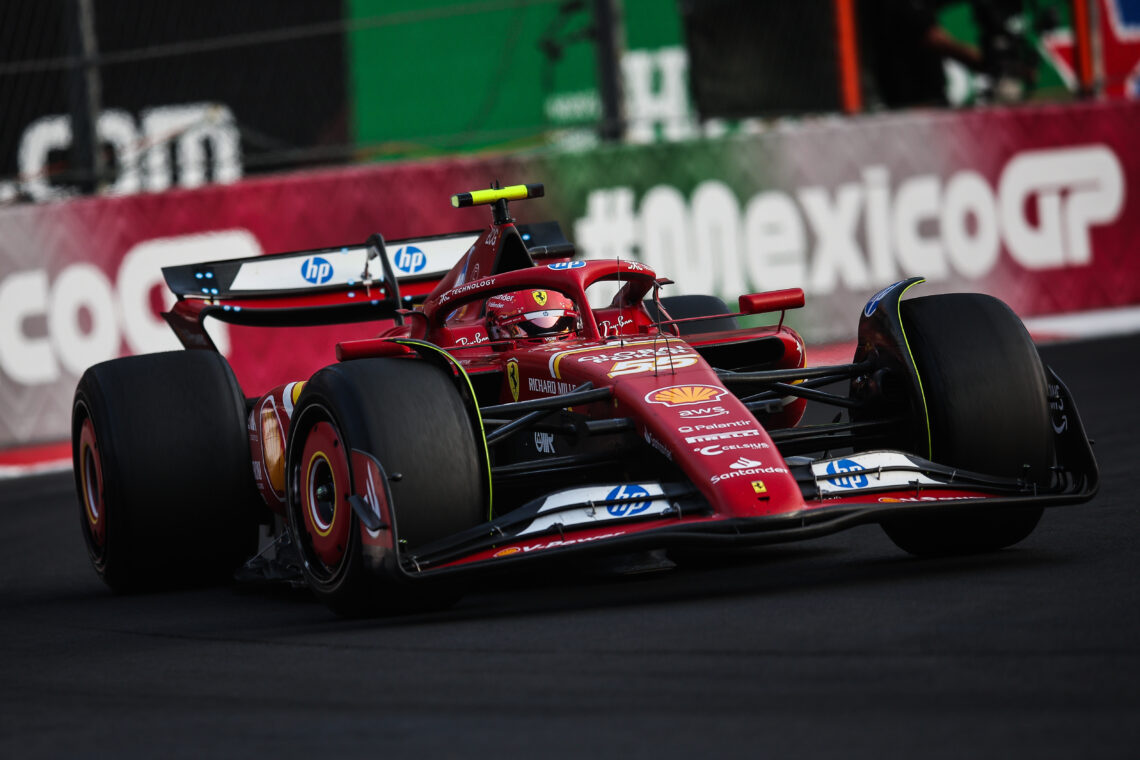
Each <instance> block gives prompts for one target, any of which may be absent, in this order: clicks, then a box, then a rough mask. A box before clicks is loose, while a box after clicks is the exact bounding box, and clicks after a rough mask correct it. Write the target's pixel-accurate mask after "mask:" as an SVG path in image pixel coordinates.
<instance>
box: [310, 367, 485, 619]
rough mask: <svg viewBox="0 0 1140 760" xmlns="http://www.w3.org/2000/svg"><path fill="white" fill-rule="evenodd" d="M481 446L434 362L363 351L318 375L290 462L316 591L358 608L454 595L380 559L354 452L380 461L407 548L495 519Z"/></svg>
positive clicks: (409, 604)
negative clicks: (361, 503) (369, 554)
mask: <svg viewBox="0 0 1140 760" xmlns="http://www.w3.org/2000/svg"><path fill="white" fill-rule="evenodd" d="M479 445H481V441H478V440H477V439H476V435H475V431H474V429H473V427H472V425H471V423H470V421H469V418H468V414H467V409H466V407H465V406H464V402H463V399H462V398H461V397H460V395H459V392H458V391H457V390H456V387H455V385H454V383H453V382H452V379H451V378H449V377H448V376H447V375H446V374H445V372H444V371H443V370H441V369H440V368H438V367H436V366H435V365H432V364H429V363H428V362H425V361H421V360H418V359H390V358H380V359H361V360H357V361H352V362H345V363H342V364H336V365H333V366H331V367H326V368H325V369H323V370H321V371H320V372H318V373H317V374H316V375H314V376H313V378H312V380H310V381H309V382H308V383H307V384H306V385H305V390H304V392H303V393H302V395H301V398H300V399H299V400H298V405H297V411H296V413H295V414H294V417H293V426H292V429H291V431H290V438H289V465H288V467H289V478H288V491H289V493H288V512H289V524H290V526H291V529H292V531H293V533H294V535H295V536H297V545H298V548H299V550H300V552H301V556H302V559H303V562H302V567H303V572H304V575H305V580H306V582H307V583H308V585H309V587H310V588H311V589H312V590H313V593H314V594H316V596H317V597H318V598H319V599H320V600H321V601H322V602H324V603H325V604H326V605H328V606H329V607H330V608H331V609H333V610H334V611H335V612H337V613H339V614H341V615H345V616H349V617H359V616H366V615H373V614H378V613H384V612H389V613H394V612H404V611H409V610H419V609H430V608H434V607H440V606H445V605H446V604H448V603H449V602H452V601H454V600H455V599H456V598H457V597H456V596H455V594H454V587H447V586H442V585H440V584H433V583H425V582H421V581H408V580H401V579H400V578H399V577H398V575H397V574H393V573H389V572H386V571H384V570H383V569H379V568H375V567H372V566H370V563H369V562H368V561H367V560H366V558H365V556H364V549H363V545H362V540H361V530H362V527H361V525H360V522H359V518H358V517H357V515H356V514H355V513H354V512H353V510H352V506H351V504H350V502H349V498H350V497H351V496H352V495H353V483H354V479H353V469H352V456H351V454H352V451H353V450H354V449H358V450H361V451H363V452H365V453H368V454H371V455H372V456H374V457H375V458H376V459H377V461H379V462H380V464H381V466H382V468H383V472H384V473H385V474H386V476H387V480H388V487H389V490H390V492H391V501H390V503H389V506H390V509H391V511H392V513H393V517H394V519H395V522H396V529H397V530H396V532H397V536H398V538H399V541H400V545H399V546H400V551H401V552H406V551H412V550H414V549H416V548H418V547H420V546H422V545H424V544H427V543H430V542H431V541H434V540H437V539H440V538H444V537H446V536H449V535H452V534H454V533H458V532H460V531H462V530H465V529H467V528H470V527H472V526H474V525H477V524H479V522H481V521H482V520H484V519H486V517H487V512H486V510H487V507H488V505H487V503H486V496H485V494H486V485H485V480H484V479H485V478H486V473H485V471H481V470H480V468H481V467H483V459H482V458H481V457H480V455H479V448H478V446H479Z"/></svg>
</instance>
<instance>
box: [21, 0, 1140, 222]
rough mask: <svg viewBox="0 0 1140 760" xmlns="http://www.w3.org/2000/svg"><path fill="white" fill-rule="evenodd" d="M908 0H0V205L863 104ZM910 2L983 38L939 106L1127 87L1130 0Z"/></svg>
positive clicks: (1135, 6) (1131, 90) (635, 136)
mask: <svg viewBox="0 0 1140 760" xmlns="http://www.w3.org/2000/svg"><path fill="white" fill-rule="evenodd" d="M916 5H917V6H922V5H924V3H923V2H921V0H901V1H896V0H805V2H798V3H785V2H779V1H778V0H700V2H697V1H696V0H680V2H675V1H674V0H345V2H344V3H343V4H342V3H313V2H305V1H304V0H279V1H277V2H273V3H232V2H226V1H225V0H168V1H167V2H163V3H152V2H146V0H116V2H113V3H111V2H105V1H104V2H101V1H100V0H60V1H59V2H51V3H44V2H40V1H39V0H8V2H5V3H4V4H3V6H2V7H0V102H2V103H3V104H4V110H5V118H4V120H3V124H2V125H0V201H4V202H14V201H20V200H33V201H45V200H55V199H59V198H63V197H68V196H71V195H75V194H84V193H92V192H103V193H110V194H127V193H133V192H142V191H159V190H164V189H166V188H168V187H172V186H180V187H194V186H197V185H200V184H203V183H206V182H232V181H234V180H236V179H238V178H240V177H242V176H247V175H253V174H260V173H266V172H275V171H281V170H288V169H295V168H300V167H310V166H315V165H328V164H348V163H359V162H367V161H376V160H390V159H397V158H419V157H426V156H442V155H453V154H455V153H457V152H460V153H471V152H485V151H516V150H541V149H548V148H559V149H565V148H575V149H583V148H587V147H589V146H591V145H594V144H596V142H597V141H599V140H625V141H628V142H634V143H646V142H653V141H658V140H681V139H691V138H693V137H695V136H697V135H701V134H712V135H717V134H721V133H725V132H732V131H734V130H740V129H755V128H756V126H757V125H756V124H754V123H751V122H752V121H754V120H756V119H761V118H762V119H768V120H770V119H771V118H773V117H796V116H798V115H803V114H806V113H827V112H847V113H856V112H864V111H872V110H876V109H879V108H881V107H882V106H883V102H884V101H883V99H882V97H881V91H882V87H881V86H880V83H879V82H877V81H876V76H875V68H876V63H877V62H878V61H880V60H886V61H887V62H888V63H891V62H897V61H898V60H899V58H898V49H899V48H900V47H903V46H905V41H903V42H900V41H899V39H898V38H899V37H900V36H901V35H902V34H904V33H905V29H904V28H903V23H902V21H900V19H899V16H900V14H904V13H905V12H906V11H905V7H906V6H916ZM925 5H927V6H928V7H929V9H930V12H931V13H932V14H933V15H935V16H936V18H937V21H938V23H939V25H940V26H941V27H942V28H943V29H944V30H945V31H946V33H947V34H948V35H949V36H950V37H951V38H953V39H955V40H959V41H961V42H962V43H963V44H966V45H973V46H975V47H976V48H977V49H978V51H979V53H980V55H981V59H982V63H981V64H980V65H979V66H978V67H977V68H976V69H973V70H971V69H970V68H969V67H967V66H965V65H964V64H963V63H961V62H960V61H955V60H953V59H947V62H946V74H947V76H946V82H947V88H946V98H947V101H948V102H949V103H951V104H953V105H959V106H960V105H971V104H978V103H995V102H1007V103H1008V102H1027V101H1028V102H1043V101H1051V102H1057V101H1065V100H1071V99H1074V98H1086V99H1087V98H1100V97H1113V98H1124V97H1135V96H1136V94H1137V76H1138V74H1137V72H1138V70H1137V68H1136V66H1137V63H1138V62H1140V31H1137V30H1140V3H1137V2H1135V0H1108V1H1107V2H1106V1H1105V0H944V1H943V2H929V3H926V4H925ZM900 8H904V10H900ZM860 22H865V23H860ZM861 27H862V28H861ZM900 30H902V31H900ZM889 56H893V57H889ZM888 68H891V69H893V70H896V71H897V70H898V69H899V67H898V66H897V65H896V66H893V67H888ZM902 73H903V74H904V75H907V74H909V73H910V72H906V71H904V72H902ZM722 119H730V120H736V121H721V120H722ZM741 120H744V121H745V122H746V123H745V124H744V125H743V126H742V125H741V124H740V121H741Z"/></svg>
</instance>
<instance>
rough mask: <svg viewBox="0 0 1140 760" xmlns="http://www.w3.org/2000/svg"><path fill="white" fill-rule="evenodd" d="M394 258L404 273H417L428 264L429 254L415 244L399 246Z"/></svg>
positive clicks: (398, 267)
mask: <svg viewBox="0 0 1140 760" xmlns="http://www.w3.org/2000/svg"><path fill="white" fill-rule="evenodd" d="M392 260H393V263H395V265H396V269H399V270H400V271H401V272H403V273H404V274H415V273H416V272H418V271H420V270H421V269H423V268H424V267H426V266H427V255H426V254H425V253H424V252H423V251H421V250H420V249H419V248H416V247H415V246H414V245H409V246H405V247H403V248H397V249H396V255H395V256H394V257H393V259H392Z"/></svg>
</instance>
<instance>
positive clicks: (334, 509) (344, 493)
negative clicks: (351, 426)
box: [299, 422, 352, 569]
mask: <svg viewBox="0 0 1140 760" xmlns="http://www.w3.org/2000/svg"><path fill="white" fill-rule="evenodd" d="M350 483H351V481H350V479H349V471H348V457H347V455H346V453H345V451H344V445H343V444H342V443H341V440H340V436H339V435H337V431H336V428H334V427H333V426H332V425H331V424H329V423H328V422H318V423H317V424H316V425H313V427H312V428H311V429H310V430H309V433H308V435H307V436H306V437H305V446H304V448H303V449H302V452H301V479H300V484H299V485H300V492H301V513H302V515H303V517H304V521H305V532H306V533H307V534H308V536H309V540H310V542H311V544H312V547H313V553H314V554H316V556H317V558H318V559H319V560H320V561H321V562H322V563H324V565H325V566H326V567H328V568H330V569H332V568H335V567H336V566H337V565H338V564H340V562H341V560H343V559H344V555H345V551H346V549H347V547H348V537H349V529H350V526H351V524H352V519H351V517H352V514H351V513H352V507H351V506H350V505H349V503H348V497H349V496H350V495H351V494H352V488H351V485H350Z"/></svg>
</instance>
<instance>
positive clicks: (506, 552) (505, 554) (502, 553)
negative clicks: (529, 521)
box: [491, 546, 522, 557]
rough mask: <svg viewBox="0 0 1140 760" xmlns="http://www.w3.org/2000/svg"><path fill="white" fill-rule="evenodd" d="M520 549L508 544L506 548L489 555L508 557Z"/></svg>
mask: <svg viewBox="0 0 1140 760" xmlns="http://www.w3.org/2000/svg"><path fill="white" fill-rule="evenodd" d="M521 551H522V549H520V548H519V547H517V546H508V547H507V548H506V549H499V551H497V552H495V553H494V554H492V555H491V556H492V557H509V556H511V555H512V554H518V553H519V552H521Z"/></svg>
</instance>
